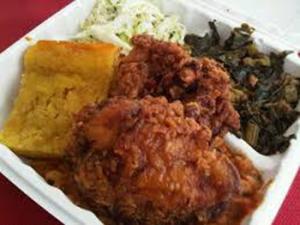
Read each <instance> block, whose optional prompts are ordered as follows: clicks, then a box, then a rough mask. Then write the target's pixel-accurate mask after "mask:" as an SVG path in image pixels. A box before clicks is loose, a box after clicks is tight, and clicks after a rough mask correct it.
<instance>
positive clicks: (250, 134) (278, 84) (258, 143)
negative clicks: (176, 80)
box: [185, 22, 300, 155]
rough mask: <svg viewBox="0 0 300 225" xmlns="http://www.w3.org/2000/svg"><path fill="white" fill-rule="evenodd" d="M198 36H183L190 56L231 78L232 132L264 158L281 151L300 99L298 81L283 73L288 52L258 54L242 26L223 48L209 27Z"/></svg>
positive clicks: (212, 26)
mask: <svg viewBox="0 0 300 225" xmlns="http://www.w3.org/2000/svg"><path fill="white" fill-rule="evenodd" d="M209 27H210V30H211V31H210V32H209V33H207V34H205V35H204V36H203V37H201V36H198V35H195V34H188V35H186V37H185V43H186V44H187V45H188V46H189V47H190V49H191V51H192V55H193V56H195V57H202V56H208V57H212V58H214V59H216V60H217V61H219V62H221V63H223V64H224V66H225V67H226V68H227V70H228V71H229V73H230V75H231V81H232V102H233V103H234V105H235V108H236V109H237V111H238V112H239V114H240V116H241V130H240V131H238V132H237V134H238V135H239V136H241V137H242V138H243V139H245V140H246V141H247V142H248V143H249V144H250V145H251V146H253V148H255V149H256V150H257V151H258V152H260V153H262V154H265V155H270V154H275V153H277V152H284V151H285V150H286V149H287V147H288V145H289V140H290V139H291V138H292V137H293V136H289V137H285V136H284V133H285V131H286V130H287V129H288V128H289V127H290V126H291V125H292V124H293V123H294V122H295V120H296V119H297V118H298V116H299V113H298V112H297V111H296V110H295V109H294V108H295V107H296V105H297V103H298V100H299V98H300V96H299V94H300V80H299V79H297V78H295V77H293V76H292V75H290V74H287V73H285V72H284V70H283V64H284V60H285V58H286V56H287V55H288V54H289V53H290V52H287V51H285V52H281V53H274V52H272V53H270V54H264V53H262V52H260V51H259V50H258V49H257V47H256V45H255V43H254V41H253V39H252V37H251V35H252V34H253V32H254V29H253V28H252V27H250V26H249V25H247V24H242V25H241V27H238V28H234V29H233V30H232V32H231V34H230V36H229V38H228V39H227V40H225V42H224V43H221V41H220V35H219V33H218V30H217V28H216V25H215V22H210V23H209Z"/></svg>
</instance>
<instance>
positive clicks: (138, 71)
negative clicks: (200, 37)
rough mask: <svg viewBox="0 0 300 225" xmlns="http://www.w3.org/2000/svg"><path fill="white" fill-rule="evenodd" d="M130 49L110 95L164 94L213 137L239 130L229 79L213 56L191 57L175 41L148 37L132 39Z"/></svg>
mask: <svg viewBox="0 0 300 225" xmlns="http://www.w3.org/2000/svg"><path fill="white" fill-rule="evenodd" d="M132 43H133V44H134V48H133V50H132V51H131V52H130V54H129V55H128V56H126V57H123V58H122V59H121V61H120V64H119V69H118V73H117V78H116V83H115V85H114V87H113V89H112V91H111V93H110V95H111V96H127V97H128V98H142V97H144V96H146V95H152V96H165V97H167V98H168V100H169V101H170V102H172V101H176V100H181V101H182V102H183V103H184V108H185V115H186V116H188V117H193V118H195V119H196V121H197V122H198V123H201V124H203V125H206V126H208V127H209V128H210V129H211V130H212V134H213V136H217V135H224V134H225V133H226V132H227V131H228V129H233V130H235V129H239V127H240V122H239V115H238V113H237V112H236V111H235V110H234V108H233V106H232V104H231V102H230V92H229V89H230V79H229V75H228V73H227V72H226V71H225V69H224V68H223V67H222V65H221V64H219V63H218V62H216V61H215V60H213V59H208V58H200V59H196V58H192V57H191V56H190V55H189V54H188V52H187V51H186V50H185V49H184V48H183V47H181V46H180V45H177V44H175V43H169V42H163V41H158V40H155V39H153V38H152V37H151V36H147V35H139V36H135V37H134V38H133V39H132Z"/></svg>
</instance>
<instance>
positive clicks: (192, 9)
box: [0, 0, 300, 225]
mask: <svg viewBox="0 0 300 225" xmlns="http://www.w3.org/2000/svg"><path fill="white" fill-rule="evenodd" d="M155 2H156V4H158V5H159V6H160V7H161V9H162V10H163V12H165V13H167V14H177V15H178V16H179V17H180V19H181V21H182V23H183V24H185V25H186V27H187V29H188V31H189V32H193V33H196V34H203V33H205V32H206V31H208V26H207V23H208V21H211V20H213V19H216V20H217V25H218V28H219V30H220V32H221V36H222V37H223V38H225V37H226V36H227V35H228V34H229V31H230V29H231V28H232V27H235V26H239V25H240V24H241V23H242V22H249V23H251V24H252V25H254V26H255V27H256V30H257V32H256V33H255V35H254V37H255V40H256V43H257V44H258V46H259V47H260V48H261V49H262V50H263V51H266V52H269V51H280V50H291V49H294V46H292V45H290V44H288V43H287V42H286V41H285V40H282V39H279V38H277V37H276V36H274V35H273V34H271V33H270V32H268V29H265V28H264V26H263V25H261V24H259V23H257V22H256V21H255V20H253V19H252V18H247V17H244V16H242V15H240V14H239V13H238V12H234V11H233V10H229V11H228V10H227V9H226V10H224V8H222V7H220V5H218V4H216V2H214V1H212V2H209V1H207V0H203V1H199V0H190V1H184V0H168V1H167V0H162V1H158V0H156V1H155ZM93 4H94V0H82V1H80V0H78V1H74V2H72V3H71V4H70V5H68V6H67V7H65V8H64V9H63V10H61V11H59V12H58V13H56V14H55V15H54V16H52V17H51V18H50V19H48V20H47V21H45V22H44V23H42V24H41V25H40V26H38V27H37V28H36V29H34V30H33V31H31V32H30V33H28V34H27V35H26V36H29V37H31V38H32V39H34V40H40V39H56V40H61V39H69V38H70V37H72V35H74V34H75V33H76V32H77V31H78V28H79V24H80V22H81V21H83V20H84V19H85V18H86V17H87V15H88V14H89V12H90V10H91V8H92V6H93ZM29 44H30V43H29V42H28V41H27V40H25V38H22V39H20V40H19V41H18V42H16V43H15V44H14V45H12V46H11V47H10V48H8V49H7V50H6V51H4V52H3V53H1V55H0V89H1V95H0V129H1V127H2V126H3V123H4V121H5V119H6V118H7V115H8V113H9V112H10V110H11V108H12V104H13V100H14V98H15V96H16V94H17V92H18V87H19V80H20V75H21V72H22V69H23V68H22V60H23V53H24V51H25V49H26V48H27V47H28V46H29ZM285 69H286V70H287V71H288V72H291V73H293V74H295V75H299V76H300V60H299V59H298V57H297V56H296V54H293V55H290V56H289V57H288V58H287V60H286V63H285ZM290 132H294V133H296V139H293V140H292V141H291V144H290V147H289V149H288V150H287V151H286V153H284V154H282V155H276V156H272V157H265V156H261V155H259V154H258V153H256V152H255V151H254V150H253V149H252V148H251V147H250V146H249V145H248V144H247V143H246V142H244V141H243V140H240V139H238V138H236V137H235V136H233V135H231V134H229V135H227V136H226V141H227V142H228V143H229V144H230V145H231V146H232V147H233V148H234V149H236V150H237V151H242V152H243V153H245V154H246V155H247V156H248V157H249V158H250V159H251V160H252V162H253V163H254V165H255V166H256V167H257V168H258V169H259V170H260V171H261V172H262V174H263V176H264V178H265V179H266V180H269V179H272V178H273V179H274V181H273V183H272V184H271V185H270V187H269V189H268V191H267V193H266V197H265V200H264V201H263V203H262V204H261V206H260V207H259V208H258V209H257V210H256V211H255V212H254V214H253V215H251V216H250V217H249V218H247V219H246V220H245V222H244V224H248V225H261V224H262V221H263V224H264V225H270V224H272V221H273V220H274V218H275V216H276V214H277V212H278V210H279V208H280V206H281V204H282V202H283V200H284V198H285V196H286V194H287V192H288V190H289V188H290V186H291V184H292V181H293V179H294V177H295V175H296V173H297V171H298V169H299V165H300V157H299V155H300V122H299V121H297V122H295V124H294V125H293V126H292V128H291V129H290ZM270 141H272V137H270ZM0 172H1V173H2V174H3V175H4V176H6V177H7V178H8V179H9V180H10V181H11V182H12V183H14V184H15V185H16V186H17V187H18V188H19V189H21V190H22V191H23V192H24V193H25V194H27V195H28V196H29V197H30V198H32V199H33V200H34V201H35V202H37V203H38V204H39V205H41V206H42V207H43V208H45V209H46V210H47V211H48V212H50V213H51V214H52V215H53V216H55V217H56V218H57V219H59V220H60V221H61V222H63V223H64V224H88V225H93V224H102V223H101V222H100V221H99V220H98V219H97V217H96V216H95V215H94V214H93V213H92V212H90V211H87V210H84V209H81V208H79V207H77V206H75V205H74V204H73V203H72V202H71V201H70V200H69V199H68V198H67V197H66V196H65V195H64V194H63V193H62V192H61V191H60V190H59V189H57V188H54V187H52V186H49V185H48V184H47V183H46V182H45V181H44V180H43V178H41V177H40V176H39V175H38V174H37V173H36V172H35V171H34V170H33V169H32V168H31V167H29V166H28V165H26V164H25V163H23V162H22V159H20V158H19V157H18V156H16V155H15V154H14V153H13V152H12V151H10V150H9V149H8V148H7V147H6V146H3V145H1V144H0Z"/></svg>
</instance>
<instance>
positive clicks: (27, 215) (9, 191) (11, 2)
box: [0, 0, 300, 225]
mask: <svg viewBox="0 0 300 225" xmlns="http://www.w3.org/2000/svg"><path fill="white" fill-rule="evenodd" d="M69 2H71V0H51V1H45V0H1V3H0V52H1V51H2V50H4V49H5V48H6V47H8V46H9V45H11V44H12V43H13V42H15V41H16V40H17V39H18V38H20V37H21V36H23V35H24V34H26V33H27V32H28V31H29V30H31V29H32V28H34V27H35V26H36V25H38V24H39V23H41V22H42V21H43V20H45V19H46V18H47V17H49V16H51V15H52V14H53V13H54V12H56V11H57V10H59V9H60V8H62V7H63V6H65V5H66V4H67V3H69ZM299 157H300V156H299ZM0 224H1V225H2V224H3V225H38V224H43V225H56V224H60V222H58V221H57V220H56V219H54V218H53V217H52V216H51V215H49V214H48V213H47V212H46V211H44V210H43V209H42V208H40V207H39V206H38V205H37V204H35V203H34V202H33V201H31V200H30V199H29V198H28V197H27V196H25V195H24V194H23V193H22V192H20V191H19V190H18V189H17V188H16V187H14V186H13V185H12V184H11V183H10V182H9V181H7V180H6V179H5V178H4V177H3V176H2V175H0ZM259 225H264V222H263V221H261V224H259ZM274 225H300V172H299V173H298V176H297V178H296V180H295V182H294V184H293V186H292V188H291V190H290V192H289V195H288V197H287V199H286V200H285V202H284V204H283V206H282V208H281V210H280V212H279V214H278V216H277V218H276V221H275V223H274Z"/></svg>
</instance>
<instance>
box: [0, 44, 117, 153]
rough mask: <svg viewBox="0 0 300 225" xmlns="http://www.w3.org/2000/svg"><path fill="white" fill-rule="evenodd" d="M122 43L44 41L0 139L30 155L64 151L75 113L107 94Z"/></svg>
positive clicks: (28, 63) (29, 62) (28, 65)
mask: <svg viewBox="0 0 300 225" xmlns="http://www.w3.org/2000/svg"><path fill="white" fill-rule="evenodd" d="M118 52H119V50H118V48H117V47H116V46H114V45H111V44H102V43H77V42H64V41H61V42H57V41H39V42H38V43H37V44H35V45H34V46H32V47H30V48H29V49H28V50H27V51H26V53H25V58H24V66H25V73H24V74H23V76H22V78H21V88H20V91H19V95H18V97H17V99H16V101H15V104H14V107H13V110H12V112H11V114H10V116H9V118H8V120H7V122H6V124H5V125H4V129H3V130H2V131H1V133H0V142H2V143H4V144H6V145H7V146H8V147H10V148H11V149H13V150H14V151H15V152H16V153H17V154H21V155H24V156H29V157H59V156H63V155H64V150H65V147H66V145H67V143H68V141H69V138H70V134H71V127H72V121H73V115H74V113H76V112H78V111H79V110H80V109H81V108H82V107H83V106H85V105H87V104H89V103H93V102H99V101H102V100H103V99H105V98H106V97H107V92H108V89H109V86H110V82H111V80H112V78H113V74H114V64H115V61H116V59H117V57H118Z"/></svg>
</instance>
